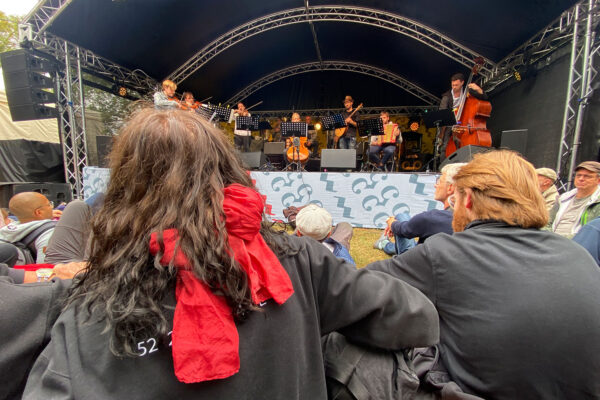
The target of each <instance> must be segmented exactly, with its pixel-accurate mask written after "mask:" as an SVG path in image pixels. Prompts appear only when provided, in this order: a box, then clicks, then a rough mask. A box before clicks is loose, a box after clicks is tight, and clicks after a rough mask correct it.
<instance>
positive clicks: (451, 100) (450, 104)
mask: <svg viewBox="0 0 600 400" xmlns="http://www.w3.org/2000/svg"><path fill="white" fill-rule="evenodd" d="M464 84H465V76H464V75H463V74H461V73H458V74H454V75H452V77H451V78H450V90H448V91H447V92H446V93H444V94H443V95H442V100H441V102H440V110H445V109H447V108H451V109H452V111H454V114H456V113H457V112H458V106H459V105H460V99H461V97H462V95H463V93H464V89H463V85H464ZM468 90H469V95H471V96H473V97H475V98H476V99H480V100H487V94H485V92H484V91H483V89H482V88H480V87H479V85H477V84H476V83H471V84H469V88H468ZM441 135H442V137H441V140H442V147H441V148H440V161H444V159H445V158H446V146H448V140H450V137H451V136H452V127H451V126H446V127H444V128H443V129H442V131H441ZM458 147H459V146H458V145H457V146H456V148H458Z"/></svg>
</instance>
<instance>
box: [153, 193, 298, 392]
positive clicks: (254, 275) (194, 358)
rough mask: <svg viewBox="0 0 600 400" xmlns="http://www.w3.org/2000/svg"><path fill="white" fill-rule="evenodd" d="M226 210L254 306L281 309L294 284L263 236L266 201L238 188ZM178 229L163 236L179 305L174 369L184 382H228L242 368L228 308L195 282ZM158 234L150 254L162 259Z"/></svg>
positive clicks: (226, 198)
mask: <svg viewBox="0 0 600 400" xmlns="http://www.w3.org/2000/svg"><path fill="white" fill-rule="evenodd" d="M224 195H225V196H224V200H223V211H224V213H225V227H226V229H227V234H228V239H229V246H230V248H231V249H232V251H233V257H234V258H235V260H236V261H237V262H238V264H240V266H241V267H242V268H243V269H244V271H245V272H246V274H247V275H248V282H249V286H250V290H251V295H252V301H253V302H254V303H255V304H259V303H261V302H263V301H266V300H268V299H271V298H272V299H273V300H275V301H276V302H277V303H278V304H283V303H284V302H285V301H286V300H287V299H288V298H289V297H290V296H291V295H292V294H293V293H294V289H293V287H292V282H291V280H290V278H289V276H288V274H287V272H286V271H285V270H284V269H283V267H282V266H281V263H280V262H279V260H278V259H277V257H276V256H275V254H273V251H272V250H271V249H270V248H269V247H268V246H267V244H266V243H265V241H264V239H263V237H262V236H261V235H260V233H259V230H260V224H261V220H262V212H263V209H264V200H263V198H262V196H261V195H260V193H258V192H256V191H255V190H253V189H251V188H248V187H245V186H242V185H238V184H234V185H231V186H228V187H226V188H225V189H224ZM178 240H179V233H178V232H177V230H176V229H167V230H165V231H164V232H163V241H164V246H165V252H164V254H163V256H162V258H161V260H160V262H161V264H163V265H168V264H169V262H170V261H171V260H173V263H174V265H175V267H177V268H178V272H177V285H176V289H175V295H176V299H177V305H176V306H175V316H174V318H173V333H172V339H173V340H172V344H173V364H174V367H175V375H176V376H177V378H178V379H179V380H180V381H181V382H185V383H195V382H202V381H207V380H213V379H222V378H227V377H229V376H231V375H233V374H235V373H237V372H238V371H239V369H240V357H239V337H238V332H237V328H236V326H235V322H234V321H233V315H232V313H231V309H230V308H229V305H228V304H227V302H226V301H225V298H224V297H222V296H218V295H215V294H214V293H212V291H211V290H210V288H209V287H208V286H207V285H206V284H205V283H204V282H202V281H200V280H199V279H197V278H196V276H195V275H194V274H193V272H192V271H191V270H190V268H191V264H190V262H189V261H188V259H187V258H186V257H185V255H184V254H183V253H182V252H181V251H180V250H179V249H177V252H175V248H176V247H177V242H178ZM159 251H160V245H159V243H158V234H157V233H156V232H154V233H152V235H151V237H150V253H151V254H152V255H156V254H158V252H159Z"/></svg>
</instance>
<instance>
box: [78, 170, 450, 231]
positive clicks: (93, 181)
mask: <svg viewBox="0 0 600 400" xmlns="http://www.w3.org/2000/svg"><path fill="white" fill-rule="evenodd" d="M251 176H252V179H253V180H254V181H255V182H256V187H257V188H258V190H259V191H260V192H261V193H262V194H264V195H265V196H267V203H268V204H269V205H271V211H272V213H273V215H272V218H273V219H280V220H284V216H283V209H284V208H286V207H289V206H296V207H298V206H303V205H306V204H308V203H316V204H319V205H321V206H323V207H325V208H326V209H327V210H328V211H329V212H330V213H331V215H332V217H333V221H334V223H335V224H337V223H339V222H349V223H351V224H352V225H353V226H356V227H364V228H384V227H385V220H386V219H387V217H388V216H390V215H394V214H397V213H399V212H405V211H406V212H408V213H410V215H411V216H413V215H415V214H418V213H420V212H423V211H427V210H432V209H436V208H437V209H441V208H442V204H441V203H440V202H437V201H435V200H434V199H433V194H434V190H435V189H434V184H435V180H436V178H437V176H438V175H437V174H427V173H381V172H377V173H361V172H352V173H341V172H261V171H252V172H251ZM108 180H109V170H108V169H107V168H99V167H85V168H84V171H83V186H84V188H83V193H84V198H88V197H90V196H92V195H93V194H95V193H97V192H101V191H104V190H105V189H106V185H107V183H108Z"/></svg>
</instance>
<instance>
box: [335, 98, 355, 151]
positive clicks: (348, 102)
mask: <svg viewBox="0 0 600 400" xmlns="http://www.w3.org/2000/svg"><path fill="white" fill-rule="evenodd" d="M353 104H354V99H353V98H352V96H346V97H345V98H344V111H342V117H344V121H345V122H346V125H347V126H348V129H346V133H344V134H343V135H342V136H341V137H340V138H339V141H338V148H340V149H355V148H356V114H354V115H353V116H352V118H350V114H352V112H353V111H354V108H352V106H353Z"/></svg>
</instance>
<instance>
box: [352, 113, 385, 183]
mask: <svg viewBox="0 0 600 400" xmlns="http://www.w3.org/2000/svg"><path fill="white" fill-rule="evenodd" d="M356 128H357V130H358V136H360V137H368V138H369V139H368V143H369V147H370V146H371V136H381V135H383V134H384V131H383V121H382V120H381V118H379V117H378V118H369V119H360V120H358V121H356ZM369 147H367V153H368V152H369V150H368V149H369ZM377 167H378V166H377V165H375V164H374V163H373V162H371V159H370V158H369V154H367V162H364V154H363V163H362V167H361V169H360V170H361V171H369V170H370V171H373V170H374V169H377Z"/></svg>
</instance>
